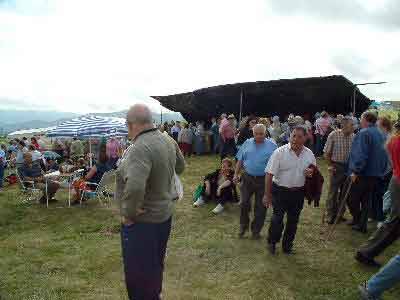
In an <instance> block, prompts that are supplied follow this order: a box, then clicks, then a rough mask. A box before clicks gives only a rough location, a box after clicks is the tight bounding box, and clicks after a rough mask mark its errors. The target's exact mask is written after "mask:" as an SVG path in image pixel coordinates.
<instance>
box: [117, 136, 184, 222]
mask: <svg viewBox="0 0 400 300" xmlns="http://www.w3.org/2000/svg"><path fill="white" fill-rule="evenodd" d="M183 169H184V159H183V156H182V154H181V153H180V150H179V148H178V146H177V144H176V143H175V141H174V140H173V139H172V138H171V137H169V136H167V135H165V134H162V133H161V132H160V131H158V130H148V131H146V132H144V133H142V134H140V135H139V136H138V137H137V138H136V140H135V141H134V142H133V144H132V145H131V146H130V147H129V148H128V150H127V153H125V155H124V157H123V159H122V161H121V164H120V166H119V168H118V171H117V193H116V197H117V199H118V200H120V201H121V214H122V215H123V216H125V217H127V218H130V219H134V220H135V222H145V223H161V222H164V221H166V220H167V219H168V218H170V217H171V215H172V213H173V209H174V202H173V200H174V199H176V198H177V195H176V191H175V189H174V186H175V185H174V182H173V180H174V174H175V172H176V173H177V174H180V173H182V172H183ZM140 209H143V210H144V211H145V212H144V213H143V214H140V215H137V211H138V210H140Z"/></svg>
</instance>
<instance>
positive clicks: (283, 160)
mask: <svg viewBox="0 0 400 300" xmlns="http://www.w3.org/2000/svg"><path fill="white" fill-rule="evenodd" d="M305 141H306V129H305V128H304V127H303V126H296V127H295V128H294V129H293V131H292V133H291V134H290V142H289V144H287V145H284V146H282V147H279V148H278V149H276V150H275V152H274V153H273V154H272V156H271V158H270V160H269V161H268V165H267V168H266V169H265V171H266V173H267V175H266V177H265V195H264V199H263V201H264V205H265V206H266V207H269V206H273V215H272V219H271V225H270V227H269V234H268V249H269V251H270V252H271V254H275V248H276V246H275V245H276V243H278V242H279V241H280V239H281V236H282V232H283V228H284V227H285V232H284V234H283V239H282V249H283V252H284V253H286V254H292V253H293V251H292V248H293V241H294V239H295V236H296V231H297V223H298V222H299V217H300V213H301V210H302V209H303V204H304V194H305V190H304V185H305V181H306V177H311V176H312V173H313V171H312V169H311V168H310V165H314V166H316V160H315V156H314V154H313V153H312V151H311V150H310V149H308V148H307V147H304V143H305ZM285 214H286V215H287V221H286V226H284V223H283V218H284V216H285Z"/></svg>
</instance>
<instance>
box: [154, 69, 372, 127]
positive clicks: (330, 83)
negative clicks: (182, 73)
mask: <svg viewBox="0 0 400 300" xmlns="http://www.w3.org/2000/svg"><path fill="white" fill-rule="evenodd" d="M152 98H154V99H156V100H158V101H160V103H161V104H162V105H163V106H164V107H166V108H168V109H170V110H173V111H178V112H180V113H181V114H182V115H183V117H184V118H185V119H186V120H188V121H196V120H208V119H209V118H211V117H214V116H217V115H219V114H221V113H234V114H235V115H236V116H237V117H239V115H240V111H241V109H240V107H241V105H240V103H241V102H242V116H246V115H250V114H255V115H258V116H272V115H280V116H281V117H283V116H285V115H287V114H289V113H294V114H298V115H304V114H311V115H313V114H314V113H316V112H320V111H322V110H326V111H328V112H331V113H347V112H351V111H355V112H356V113H360V112H363V111H364V110H366V109H367V108H368V106H369V105H370V103H371V101H370V99H368V98H367V97H366V96H365V95H363V94H362V93H361V92H360V91H359V90H358V88H357V87H356V86H355V85H354V84H353V83H352V82H351V81H350V80H348V79H347V78H345V77H344V76H328V77H311V78H297V79H281V80H271V81H256V82H246V83H236V84H227V85H220V86H214V87H209V88H204V89H199V90H195V91H193V92H189V93H183V94H176V95H170V96H152ZM354 103H355V109H354Z"/></svg>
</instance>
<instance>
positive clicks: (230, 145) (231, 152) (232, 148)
mask: <svg viewBox="0 0 400 300" xmlns="http://www.w3.org/2000/svg"><path fill="white" fill-rule="evenodd" d="M225 116H226V115H225ZM234 124H235V116H234V115H229V117H228V119H226V118H224V119H222V121H221V126H220V128H219V132H220V135H221V142H222V148H221V160H222V159H224V158H225V157H228V156H235V155H236V143H235V127H234Z"/></svg>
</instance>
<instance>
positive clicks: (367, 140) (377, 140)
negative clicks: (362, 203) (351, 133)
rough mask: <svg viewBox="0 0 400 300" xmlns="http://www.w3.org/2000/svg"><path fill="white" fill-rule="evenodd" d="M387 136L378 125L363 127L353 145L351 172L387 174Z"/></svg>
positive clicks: (376, 174)
mask: <svg viewBox="0 0 400 300" xmlns="http://www.w3.org/2000/svg"><path fill="white" fill-rule="evenodd" d="M384 144H385V137H384V135H383V134H382V133H381V132H380V131H379V130H378V128H377V127H376V126H370V127H368V128H364V129H361V130H360V132H359V133H358V134H357V135H356V136H355V138H354V140H353V144H352V145H351V151H350V158H349V174H351V173H355V174H357V175H361V176H374V177H382V176H383V175H385V171H386V170H387V164H388V156H387V153H386V151H385V146H384Z"/></svg>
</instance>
